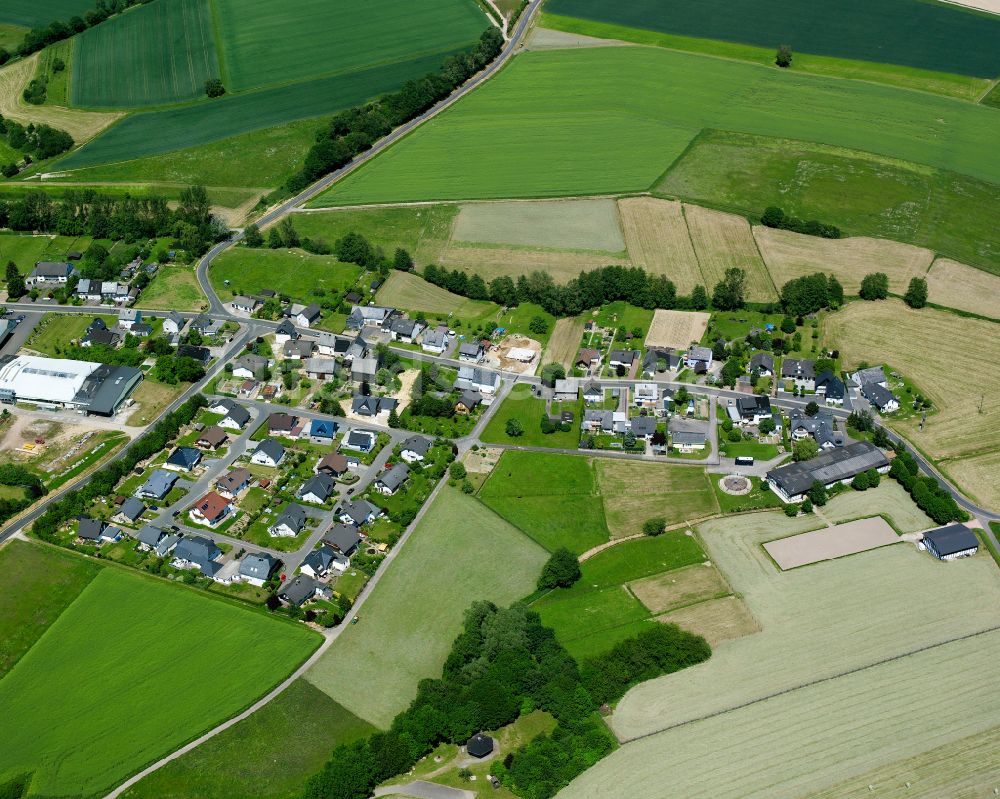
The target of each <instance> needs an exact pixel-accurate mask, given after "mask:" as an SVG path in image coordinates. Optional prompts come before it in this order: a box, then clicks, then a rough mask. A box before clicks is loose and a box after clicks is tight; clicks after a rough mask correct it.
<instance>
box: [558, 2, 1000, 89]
mask: <svg viewBox="0 0 1000 799" xmlns="http://www.w3.org/2000/svg"><path fill="white" fill-rule="evenodd" d="M547 10H548V11H550V12H551V13H553V14H560V15H564V16H570V17H582V18H584V19H588V20H596V21H598V22H609V23H612V24H616V25H622V26H628V27H636V28H646V29H650V30H654V31H661V32H665V33H671V34H676V35H680V36H688V37H693V38H700V39H718V40H722V41H727V42H740V43H745V44H751V45H756V46H759V47H766V48H769V49H770V50H772V51H773V50H774V49H775V48H776V47H777V45H778V44H779V43H781V42H790V43H792V45H793V47H794V49H795V50H796V51H801V52H804V53H816V54H819V55H826V56H835V57H838V58H846V59H855V60H863V61H877V62H883V63H888V64H899V65H902V66H909V67H915V68H918V69H927V70H934V71H938V72H948V73H953V74H958V75H968V76H972V77H980V78H995V77H996V76H997V75H1000V52H998V50H997V45H998V43H1000V20H998V19H997V18H996V17H993V16H991V15H988V14H977V13H975V12H970V11H967V10H965V9H962V8H957V7H954V6H945V5H941V4H932V3H919V4H914V3H912V2H907V0H877V2H865V0H846V1H845V2H842V3H839V4H838V5H837V6H836V7H833V6H830V7H821V8H817V7H816V5H815V4H814V3H810V2H808V0H769V2H765V3H760V2H754V0H735V2H732V0H707V1H706V2H700V3H697V4H694V5H692V4H689V3H684V2H681V1H680V0H672V1H671V0H668V2H662V1H661V0H639V1H638V2H632V3H627V4H623V3H616V4H608V3H604V2H601V0H553V2H551V3H550V4H549V5H548V6H547ZM960 43H961V46H958V45H959V44H960Z"/></svg>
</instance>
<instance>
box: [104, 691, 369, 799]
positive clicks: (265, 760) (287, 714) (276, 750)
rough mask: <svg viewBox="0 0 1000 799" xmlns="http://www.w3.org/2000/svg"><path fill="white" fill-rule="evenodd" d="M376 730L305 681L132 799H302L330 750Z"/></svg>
mask: <svg viewBox="0 0 1000 799" xmlns="http://www.w3.org/2000/svg"><path fill="white" fill-rule="evenodd" d="M371 732H374V728H373V727H372V726H371V725H370V724H368V723H367V722H365V721H362V720H361V719H359V718H358V717H357V716H355V715H353V714H352V713H351V712H350V711H348V710H347V709H345V708H344V707H342V706H340V705H338V704H337V703H336V702H334V701H333V700H332V699H330V697H328V696H327V695H326V694H324V693H323V692H322V691H320V690H319V689H317V688H315V687H314V686H313V685H312V684H311V683H309V682H307V681H306V680H296V681H295V682H294V683H292V684H291V686H289V688H288V689H287V690H286V691H284V692H283V693H282V694H281V695H280V696H278V697H277V698H276V699H274V700H273V701H271V702H269V703H268V704H267V705H265V706H264V707H263V708H261V709H260V710H258V711H257V712H256V713H254V714H253V715H252V716H250V717H249V718H246V719H244V720H243V721H241V722H239V723H238V724H236V725H235V726H234V727H232V728H230V729H228V730H226V731H225V732H223V733H221V734H220V735H217V736H216V737H215V738H212V739H211V740H209V741H207V742H206V743H204V744H202V745H201V746H199V747H198V748H196V749H194V750H192V751H191V752H188V753H187V754H185V755H183V756H181V757H180V758H178V759H177V760H174V761H171V762H170V763H168V764H167V765H166V766H164V767H163V768H161V769H159V770H158V771H155V772H153V773H152V774H150V775H149V776H148V777H146V778H145V779H143V780H142V781H140V782H139V783H138V784H136V785H135V786H134V787H132V788H129V790H128V791H126V792H125V794H123V795H124V796H125V797H126V799H147V797H148V799H229V797H233V796H266V797H268V799H296V797H298V796H300V795H301V793H302V786H303V784H304V783H305V781H306V779H307V778H308V777H310V776H312V775H313V774H315V773H316V772H317V771H319V770H320V769H321V768H322V767H323V764H324V763H325V762H326V761H327V759H328V758H329V757H330V752H332V751H333V749H334V748H335V747H336V746H338V745H340V744H343V743H350V742H351V741H354V740H357V739H358V738H361V737H364V736H365V735H368V734H369V733H371Z"/></svg>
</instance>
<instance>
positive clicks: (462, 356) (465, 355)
mask: <svg viewBox="0 0 1000 799" xmlns="http://www.w3.org/2000/svg"><path fill="white" fill-rule="evenodd" d="M485 354H486V351H485V350H484V349H483V345H482V343H481V342H479V341H466V342H464V343H463V344H461V345H459V348H458V360H460V361H462V362H463V363H479V362H480V361H482V360H483V356H484V355H485Z"/></svg>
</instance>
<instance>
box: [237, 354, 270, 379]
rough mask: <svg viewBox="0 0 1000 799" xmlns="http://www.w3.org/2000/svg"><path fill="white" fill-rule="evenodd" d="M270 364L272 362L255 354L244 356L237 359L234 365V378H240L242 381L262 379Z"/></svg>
mask: <svg viewBox="0 0 1000 799" xmlns="http://www.w3.org/2000/svg"><path fill="white" fill-rule="evenodd" d="M269 363H270V361H268V359H267V358H264V357H263V356H261V355H254V354H253V353H250V354H248V355H243V356H241V357H239V358H237V359H236V362H235V363H234V364H233V377H238V378H240V379H241V380H257V379H260V378H261V376H262V375H263V373H264V370H266V369H267V367H268V364H269Z"/></svg>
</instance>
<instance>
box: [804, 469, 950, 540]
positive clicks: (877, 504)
mask: <svg viewBox="0 0 1000 799" xmlns="http://www.w3.org/2000/svg"><path fill="white" fill-rule="evenodd" d="M873 513H879V514H880V515H882V516H888V517H889V521H890V522H891V524H892V526H893V527H895V528H896V530H897V531H898V532H900V533H917V532H921V531H923V530H929V529H930V528H931V527H934V526H935V524H934V522H933V521H931V519H930V517H929V516H927V514H925V513H924V512H923V511H922V510H920V508H918V507H917V506H916V503H914V501H913V500H912V499H910V495H909V494H907V493H906V489H904V488H903V487H902V486H901V485H900V484H899V483H897V482H896V481H895V480H889V479H886V478H883V479H882V482H880V483H879V485H878V488H869V489H868V490H867V491H850V492H847V493H844V494H840V495H839V496H838V497H837V501H836V502H835V503H833V504H832V505H828V506H827V507H825V508H823V515H824V516H825V517H826V518H827V519H829V520H830V521H831V522H835V523H842V522H849V521H852V520H854V519H860V518H861V517H863V516H871V515H872V514H873Z"/></svg>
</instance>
